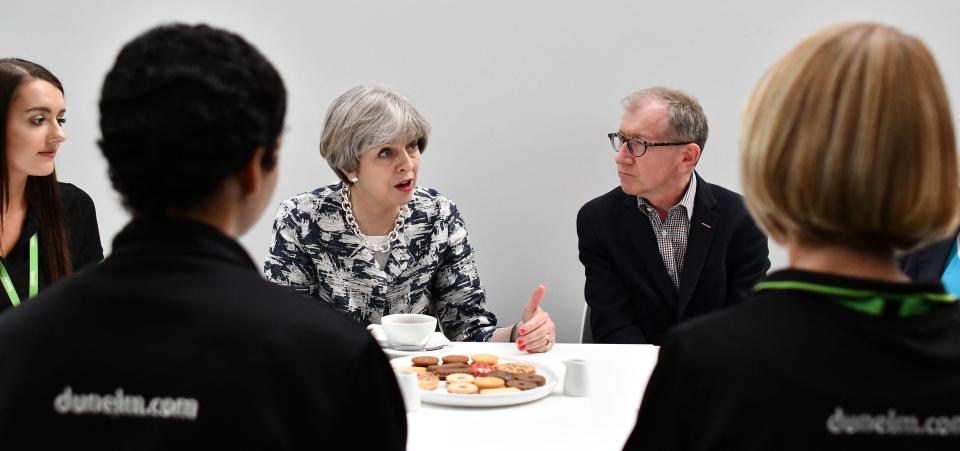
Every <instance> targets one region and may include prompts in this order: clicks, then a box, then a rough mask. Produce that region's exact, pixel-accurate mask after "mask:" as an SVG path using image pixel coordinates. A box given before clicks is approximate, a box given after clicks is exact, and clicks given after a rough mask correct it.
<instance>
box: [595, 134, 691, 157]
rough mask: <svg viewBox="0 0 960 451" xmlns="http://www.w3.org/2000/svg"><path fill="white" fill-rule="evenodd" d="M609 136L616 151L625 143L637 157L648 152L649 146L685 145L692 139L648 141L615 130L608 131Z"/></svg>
mask: <svg viewBox="0 0 960 451" xmlns="http://www.w3.org/2000/svg"><path fill="white" fill-rule="evenodd" d="M607 138H610V145H611V146H613V151H614V152H619V151H620V148H622V147H623V145H624V144H626V145H627V150H628V151H630V155H633V156H634V157H636V158H640V157H642V156H643V154H645V153H647V147H662V146H683V145H686V144H690V141H686V142H669V143H648V142H646V141H644V140H642V139H640V138H628V137H626V136H623V133H620V132H613V133H608V134H607Z"/></svg>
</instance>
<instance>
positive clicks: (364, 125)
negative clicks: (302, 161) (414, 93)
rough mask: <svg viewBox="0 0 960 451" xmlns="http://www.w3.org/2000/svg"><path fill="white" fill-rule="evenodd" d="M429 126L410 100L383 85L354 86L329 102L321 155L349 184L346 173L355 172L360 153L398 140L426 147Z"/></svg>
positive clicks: (341, 178) (421, 149)
mask: <svg viewBox="0 0 960 451" xmlns="http://www.w3.org/2000/svg"><path fill="white" fill-rule="evenodd" d="M429 134H430V125H429V124H428V123H427V121H426V119H424V118H423V116H421V115H420V112H419V111H417V109H416V108H414V107H413V104H411V103H410V101H409V100H407V99H406V98H404V97H403V96H401V95H400V94H398V93H397V92H396V91H394V90H392V89H390V88H386V87H383V86H356V87H354V88H351V89H350V90H349V91H347V92H345V93H343V94H342V95H341V96H340V97H337V99H336V100H334V101H333V103H332V104H330V108H329V109H328V110H327V117H326V119H325V120H324V124H323V133H322V134H321V136H320V155H322V156H323V158H324V159H325V160H327V164H329V165H330V168H331V169H333V172H335V173H336V174H337V177H340V180H343V182H344V183H348V184H349V183H350V181H349V180H347V176H346V174H345V173H347V172H356V171H357V168H358V167H359V164H360V155H362V154H363V152H364V151H366V150H369V149H371V148H373V147H377V146H382V145H385V144H391V143H393V142H396V141H398V140H403V141H407V140H409V141H417V145H418V146H419V147H420V152H421V153H422V152H423V151H424V149H426V147H427V135H429Z"/></svg>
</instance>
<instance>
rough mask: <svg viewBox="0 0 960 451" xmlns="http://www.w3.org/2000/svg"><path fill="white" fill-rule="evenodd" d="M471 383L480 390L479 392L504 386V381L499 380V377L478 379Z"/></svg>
mask: <svg viewBox="0 0 960 451" xmlns="http://www.w3.org/2000/svg"><path fill="white" fill-rule="evenodd" d="M473 383H474V384H475V385H476V386H477V387H478V388H480V390H483V389H486V388H500V387H503V386H504V384H506V381H505V380H503V379H500V378H499V377H478V378H476V379H475V380H474V381H473Z"/></svg>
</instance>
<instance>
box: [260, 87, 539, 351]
mask: <svg viewBox="0 0 960 451" xmlns="http://www.w3.org/2000/svg"><path fill="white" fill-rule="evenodd" d="M429 132H430V126H429V125H428V124H427V122H426V120H425V119H424V118H423V116H421V115H420V113H419V112H418V111H417V110H416V108H414V107H413V105H411V104H410V102H409V101H407V100H406V99H405V98H404V97H402V96H401V95H399V94H397V93H396V92H394V91H392V90H390V89H387V88H383V87H366V86H358V87H355V88H353V89H350V90H349V91H347V92H346V93H344V94H343V95H341V96H340V97H339V98H337V99H336V100H335V101H334V102H333V104H332V105H331V106H330V109H329V110H328V111H327V117H326V121H325V124H324V129H323V135H322V137H321V140H320V153H321V154H322V155H323V157H324V158H325V159H326V161H327V163H328V164H329V165H330V167H331V168H332V169H333V171H334V172H335V173H336V174H337V176H338V177H339V178H340V180H341V182H340V183H338V184H335V185H330V186H323V187H320V188H317V189H315V190H313V191H310V192H307V193H303V194H300V195H297V196H294V197H292V198H290V199H288V200H286V201H285V202H283V203H282V204H281V206H280V209H279V211H278V212H277V217H276V220H275V222H274V226H273V236H274V238H273V243H272V244H271V246H270V252H269V255H268V256H267V259H266V262H265V264H264V273H265V274H266V276H267V279H269V280H271V281H273V282H274V283H277V284H279V285H285V286H289V287H291V288H293V289H294V290H296V291H298V292H300V293H301V294H303V295H304V296H307V297H309V298H313V299H317V300H320V301H323V302H326V303H328V304H329V305H331V306H333V307H334V308H335V309H337V310H339V311H341V312H343V313H345V314H347V315H350V316H351V317H353V318H354V319H355V320H356V321H358V322H359V323H361V324H363V325H366V324H376V323H379V322H380V318H381V317H382V316H385V315H388V314H393V313H423V314H429V315H433V316H435V317H436V318H437V319H438V321H439V324H440V326H441V328H442V330H443V332H444V334H445V335H446V336H447V337H448V338H450V339H451V340H454V341H500V342H507V341H511V342H516V343H517V347H518V349H520V350H525V351H528V352H544V351H548V350H550V349H551V348H552V347H553V343H554V341H555V337H556V334H555V326H554V323H553V321H552V320H551V319H550V315H549V314H547V312H546V311H544V310H543V309H542V308H540V301H541V299H542V298H543V294H544V290H545V289H544V287H543V286H542V285H541V286H539V287H537V289H536V290H535V291H534V294H533V296H532V297H531V298H530V300H529V301H528V302H527V304H526V306H525V307H524V311H523V319H522V321H521V322H519V323H517V324H516V325H512V326H508V327H497V319H496V316H494V314H493V313H492V312H490V311H488V310H487V308H486V296H485V292H484V290H483V288H482V286H481V284H480V279H479V277H478V275H477V267H476V263H475V262H474V258H473V248H472V247H471V246H470V242H469V239H468V236H467V230H466V228H465V227H464V223H463V219H462V218H461V217H460V213H459V210H458V209H457V206H456V205H455V204H454V203H453V201H451V200H450V199H447V198H446V197H444V196H442V195H441V194H440V193H438V192H437V191H435V190H432V189H428V188H423V187H418V186H417V170H418V168H419V165H420V157H421V154H422V153H423V151H424V149H425V148H426V146H427V137H428V135H429Z"/></svg>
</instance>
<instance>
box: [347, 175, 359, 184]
mask: <svg viewBox="0 0 960 451" xmlns="http://www.w3.org/2000/svg"><path fill="white" fill-rule="evenodd" d="M348 180H350V182H351V183H357V182H359V181H360V177H357V175H356V174H354V175H351V176H350V178H349V179H348Z"/></svg>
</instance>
